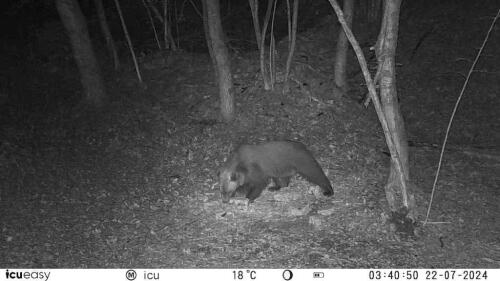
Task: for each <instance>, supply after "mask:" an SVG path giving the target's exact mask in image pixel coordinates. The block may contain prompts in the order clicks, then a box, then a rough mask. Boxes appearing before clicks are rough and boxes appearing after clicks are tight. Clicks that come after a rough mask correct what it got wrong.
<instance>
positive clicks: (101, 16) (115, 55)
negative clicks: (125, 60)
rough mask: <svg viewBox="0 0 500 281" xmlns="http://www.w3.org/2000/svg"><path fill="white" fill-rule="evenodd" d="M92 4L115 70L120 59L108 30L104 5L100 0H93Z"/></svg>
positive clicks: (118, 65)
mask: <svg viewBox="0 0 500 281" xmlns="http://www.w3.org/2000/svg"><path fill="white" fill-rule="evenodd" d="M94 4H95V7H96V10H97V17H98V18H99V25H100V26H101V32H102V35H103V36H104V40H105V41H106V47H107V48H108V52H109V54H110V55H111V57H112V58H113V65H114V67H115V70H116V69H118V68H119V67H120V59H119V58H118V51H117V50H116V45H115V40H114V39H113V35H111V31H110V30H109V25H108V20H107V18H106V13H105V11H104V6H103V5H102V0H94Z"/></svg>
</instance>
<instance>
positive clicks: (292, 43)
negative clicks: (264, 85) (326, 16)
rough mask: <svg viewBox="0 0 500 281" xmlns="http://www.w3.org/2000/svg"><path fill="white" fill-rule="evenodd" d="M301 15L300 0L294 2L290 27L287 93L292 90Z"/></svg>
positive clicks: (286, 79) (286, 74) (285, 87)
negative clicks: (291, 80)
mask: <svg viewBox="0 0 500 281" xmlns="http://www.w3.org/2000/svg"><path fill="white" fill-rule="evenodd" d="M298 15H299V0H294V1H293V19H292V26H289V28H290V31H289V35H288V36H290V37H291V38H289V45H288V57H287V59H286V69H285V85H284V86H283V92H284V93H287V92H288V91H289V89H290V84H289V81H288V80H289V79H288V76H289V75H290V68H291V66H292V58H293V53H294V52H295V43H296V41H297V18H298Z"/></svg>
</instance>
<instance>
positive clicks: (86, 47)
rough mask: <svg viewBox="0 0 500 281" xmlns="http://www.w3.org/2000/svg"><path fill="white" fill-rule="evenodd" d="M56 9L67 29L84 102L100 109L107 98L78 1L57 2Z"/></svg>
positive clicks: (59, 0) (63, 0)
mask: <svg viewBox="0 0 500 281" xmlns="http://www.w3.org/2000/svg"><path fill="white" fill-rule="evenodd" d="M56 7H57V11H58V13H59V16H60V17H61V21H62V23H63V25H64V28H65V29H66V31H67V33H68V36H69V39H70V42H71V47H72V50H73V56H74V57H75V61H76V65H77V67H78V70H79V71H80V80H81V83H82V86H83V92H84V94H83V96H84V100H83V102H85V103H87V104H90V105H93V106H96V107H99V106H102V105H103V103H104V100H105V97H106V92H105V90H104V83H103V80H102V76H101V71H100V68H99V65H98V64H97V60H96V57H95V54H94V50H93V48H92V43H91V42H90V38H89V33H88V30H87V24H86V21H85V18H84V16H83V14H82V11H81V10H80V6H79V4H78V1H77V0H56Z"/></svg>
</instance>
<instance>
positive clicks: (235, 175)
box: [229, 172, 238, 181]
mask: <svg viewBox="0 0 500 281" xmlns="http://www.w3.org/2000/svg"><path fill="white" fill-rule="evenodd" d="M229 180H230V181H238V174H237V173H234V172H233V173H231V174H230V175H229Z"/></svg>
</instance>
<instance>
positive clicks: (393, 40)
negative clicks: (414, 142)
mask: <svg viewBox="0 0 500 281" xmlns="http://www.w3.org/2000/svg"><path fill="white" fill-rule="evenodd" d="M400 6H401V0H386V1H385V7H384V23H383V24H382V29H381V31H380V34H379V38H378V42H377V47H378V48H377V50H376V51H377V58H378V59H379V64H380V66H381V72H380V74H381V76H380V101H381V104H382V109H383V111H384V115H385V117H386V120H387V125H388V128H389V131H390V132H391V135H392V139H393V141H394V145H395V147H396V150H397V152H398V155H399V159H400V161H401V164H402V168H403V171H402V172H403V177H401V175H399V174H398V171H397V169H396V168H395V167H394V165H395V164H394V161H391V170H390V173H389V178H388V180H387V184H386V186H385V193H386V197H387V201H388V203H389V207H390V208H391V210H392V211H394V212H396V211H400V210H402V209H406V208H403V207H405V206H402V205H401V203H400V202H404V200H405V198H401V197H404V196H407V197H408V198H406V199H407V200H408V203H409V206H408V210H405V211H404V212H406V211H409V212H410V213H409V215H410V216H411V217H412V218H413V217H414V213H413V212H414V207H415V206H414V205H415V202H414V199H413V196H412V194H410V191H409V190H406V194H404V193H405V190H404V188H402V186H403V184H402V183H401V178H404V179H406V183H408V182H409V178H410V168H409V163H408V141H407V138H406V131H405V126H404V120H403V116H402V115H401V111H400V109H399V102H398V95H397V91H396V61H395V60H396V59H395V58H396V46H397V39H398V25H399V9H400ZM407 186H408V185H407ZM396 198H401V199H402V200H396Z"/></svg>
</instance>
